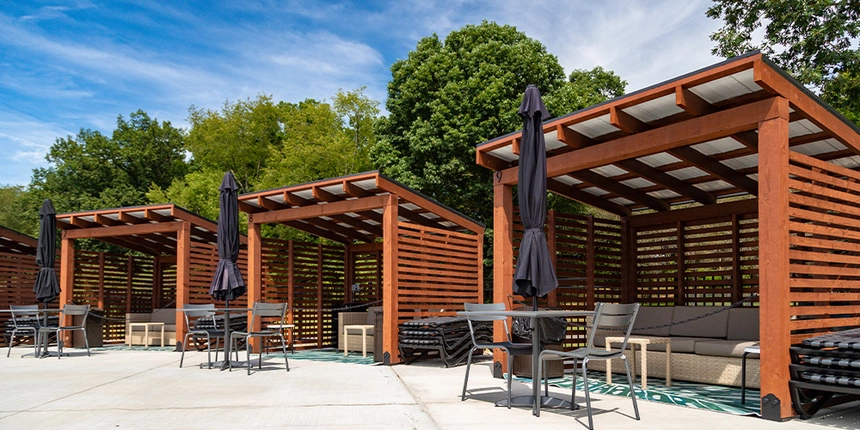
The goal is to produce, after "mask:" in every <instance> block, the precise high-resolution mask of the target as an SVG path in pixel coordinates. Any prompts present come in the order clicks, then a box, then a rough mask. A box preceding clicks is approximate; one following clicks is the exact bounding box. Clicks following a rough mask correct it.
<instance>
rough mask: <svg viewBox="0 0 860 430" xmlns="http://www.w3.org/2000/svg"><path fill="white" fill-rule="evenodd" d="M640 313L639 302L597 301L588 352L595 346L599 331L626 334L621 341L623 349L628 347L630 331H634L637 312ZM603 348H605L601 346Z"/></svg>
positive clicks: (615, 334)
mask: <svg viewBox="0 0 860 430" xmlns="http://www.w3.org/2000/svg"><path fill="white" fill-rule="evenodd" d="M637 313H639V303H628V304H623V305H620V304H614V303H597V305H596V306H595V307H594V320H593V323H592V328H591V330H590V331H589V332H588V343H587V345H586V348H588V353H590V352H591V351H592V350H593V349H598V348H595V347H594V337H595V334H596V333H597V332H598V331H603V332H604V333H613V335H614V336H624V342H622V343H621V350H622V351H624V350H626V349H627V339H629V338H630V332H632V331H633V323H634V322H635V321H636V314H637ZM599 349H603V348H599Z"/></svg>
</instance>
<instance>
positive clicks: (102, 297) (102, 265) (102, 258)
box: [99, 252, 131, 312]
mask: <svg viewBox="0 0 860 430" xmlns="http://www.w3.org/2000/svg"><path fill="white" fill-rule="evenodd" d="M104 308H105V253H104V252H99V309H104ZM126 312H131V311H130V310H126Z"/></svg>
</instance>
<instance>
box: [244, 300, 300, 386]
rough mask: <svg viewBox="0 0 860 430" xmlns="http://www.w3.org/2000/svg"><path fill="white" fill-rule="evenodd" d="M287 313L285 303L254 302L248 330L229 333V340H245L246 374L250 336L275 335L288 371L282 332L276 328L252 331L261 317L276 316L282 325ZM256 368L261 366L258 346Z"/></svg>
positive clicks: (249, 362)
mask: <svg viewBox="0 0 860 430" xmlns="http://www.w3.org/2000/svg"><path fill="white" fill-rule="evenodd" d="M286 315H287V304H286V303H260V302H257V303H254V308H253V311H252V312H251V321H250V323H249V325H248V327H249V328H248V331H234V332H231V333H230V342H233V341H238V340H239V339H244V340H245V350H246V351H247V352H248V375H250V374H251V342H250V340H251V338H267V337H276V338H279V339H280V340H281V349H282V350H283V353H284V363H286V365H287V372H289V371H290V361H289V359H287V341H286V339H284V333H283V332H282V331H281V330H280V329H278V330H260V331H253V328H254V325H255V324H256V323H258V322H262V319H263V318H277V321H278V323H279V325H280V326H283V325H284V320H285V318H286ZM236 354H237V355H238V354H239V351H238V350H237V351H236ZM257 368H258V369H262V368H263V348H262V346H261V348H260V356H259V361H258V363H257ZM230 370H231V371H232V370H233V361H230Z"/></svg>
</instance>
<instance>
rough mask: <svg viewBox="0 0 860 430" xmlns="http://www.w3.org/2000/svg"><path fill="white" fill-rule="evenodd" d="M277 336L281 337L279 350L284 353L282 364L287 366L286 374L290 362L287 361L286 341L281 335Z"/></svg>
mask: <svg viewBox="0 0 860 430" xmlns="http://www.w3.org/2000/svg"><path fill="white" fill-rule="evenodd" d="M278 336H280V337H281V349H282V350H283V351H284V364H286V365H287V372H289V371H290V360H288V359H287V340H286V339H285V338H284V334H283V333H278Z"/></svg>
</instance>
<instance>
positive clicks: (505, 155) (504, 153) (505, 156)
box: [489, 145, 520, 162]
mask: <svg viewBox="0 0 860 430" xmlns="http://www.w3.org/2000/svg"><path fill="white" fill-rule="evenodd" d="M489 153H490V155H492V156H493V157H496V158H498V159H501V160H504V161H508V162H511V161H514V160H516V159H519V158H520V157H519V156H517V155H514V147H513V145H508V146H503V147H501V148H497V149H494V150H492V151H489Z"/></svg>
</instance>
